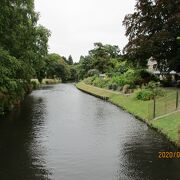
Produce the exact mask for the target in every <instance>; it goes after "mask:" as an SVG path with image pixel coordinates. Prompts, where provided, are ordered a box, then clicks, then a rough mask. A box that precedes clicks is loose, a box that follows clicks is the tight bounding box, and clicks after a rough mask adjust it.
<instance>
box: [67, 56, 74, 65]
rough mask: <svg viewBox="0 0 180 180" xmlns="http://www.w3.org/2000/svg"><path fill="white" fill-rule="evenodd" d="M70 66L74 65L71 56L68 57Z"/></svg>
mask: <svg viewBox="0 0 180 180" xmlns="http://www.w3.org/2000/svg"><path fill="white" fill-rule="evenodd" d="M68 64H69V65H72V64H73V58H72V56H71V55H69V57H68Z"/></svg>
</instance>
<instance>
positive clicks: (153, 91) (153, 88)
mask: <svg viewBox="0 0 180 180" xmlns="http://www.w3.org/2000/svg"><path fill="white" fill-rule="evenodd" d="M164 95H165V91H164V90H163V89H161V88H159V84H158V83H156V82H153V81H151V82H149V84H148V86H147V87H145V88H144V89H142V90H141V91H139V92H138V93H137V95H136V97H137V99H139V100H144V101H147V100H151V99H153V98H154V97H156V96H164Z"/></svg>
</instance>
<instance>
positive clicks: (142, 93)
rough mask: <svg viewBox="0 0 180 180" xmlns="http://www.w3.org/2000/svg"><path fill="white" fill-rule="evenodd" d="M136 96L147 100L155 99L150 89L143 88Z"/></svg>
mask: <svg viewBox="0 0 180 180" xmlns="http://www.w3.org/2000/svg"><path fill="white" fill-rule="evenodd" d="M136 98H137V99H139V100H143V101H147V100H150V99H153V93H152V91H150V90H148V89H143V90H141V91H139V92H138V93H137V95H136Z"/></svg>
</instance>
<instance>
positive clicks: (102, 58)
mask: <svg viewBox="0 0 180 180" xmlns="http://www.w3.org/2000/svg"><path fill="white" fill-rule="evenodd" d="M94 46H95V48H94V49H92V50H91V51H89V55H90V56H91V57H92V59H93V64H92V66H93V67H92V68H91V69H97V70H99V71H100V72H101V73H105V72H107V71H108V70H109V68H110V67H111V66H112V62H111V59H113V58H116V59H118V58H120V57H121V56H120V50H119V48H118V46H112V45H103V44H102V43H94Z"/></svg>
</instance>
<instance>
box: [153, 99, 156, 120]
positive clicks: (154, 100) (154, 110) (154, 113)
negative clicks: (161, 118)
mask: <svg viewBox="0 0 180 180" xmlns="http://www.w3.org/2000/svg"><path fill="white" fill-rule="evenodd" d="M153 102H154V106H153V118H155V117H156V98H155V96H154V98H153Z"/></svg>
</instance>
